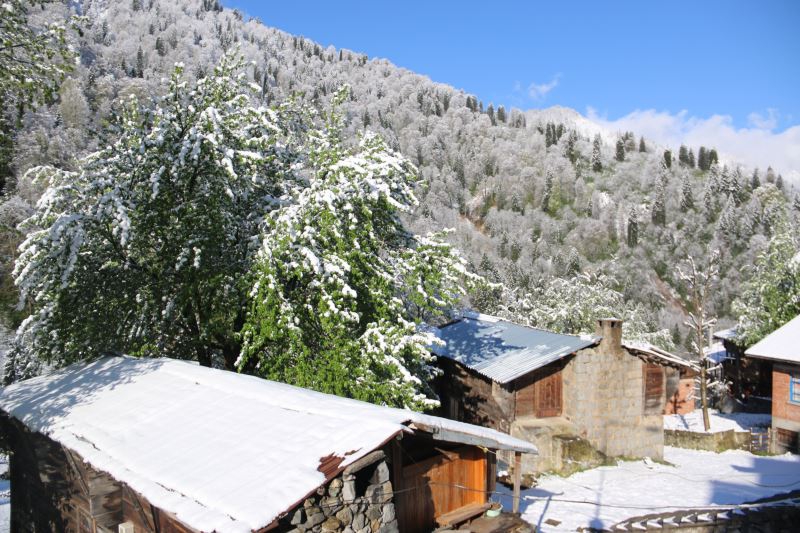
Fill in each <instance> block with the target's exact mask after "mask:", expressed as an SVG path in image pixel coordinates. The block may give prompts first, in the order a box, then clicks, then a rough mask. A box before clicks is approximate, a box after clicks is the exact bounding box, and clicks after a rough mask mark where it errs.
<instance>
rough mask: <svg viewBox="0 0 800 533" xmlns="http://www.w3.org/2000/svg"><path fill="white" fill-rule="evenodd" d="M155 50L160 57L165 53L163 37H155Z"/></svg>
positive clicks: (165, 46) (165, 47)
mask: <svg viewBox="0 0 800 533" xmlns="http://www.w3.org/2000/svg"><path fill="white" fill-rule="evenodd" d="M156 52H158V55H160V56H161V57H164V56H165V55H167V45H166V44H164V39H162V38H161V37H156Z"/></svg>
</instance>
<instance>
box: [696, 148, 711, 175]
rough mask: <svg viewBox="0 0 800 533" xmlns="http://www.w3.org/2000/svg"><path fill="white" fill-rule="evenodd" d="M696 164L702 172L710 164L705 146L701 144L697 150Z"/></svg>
mask: <svg viewBox="0 0 800 533" xmlns="http://www.w3.org/2000/svg"><path fill="white" fill-rule="evenodd" d="M697 166H698V168H699V169H700V170H702V171H704V172H705V171H706V170H708V167H709V166H710V164H709V162H708V154H707V153H706V147H705V146H701V147H700V151H699V152H697Z"/></svg>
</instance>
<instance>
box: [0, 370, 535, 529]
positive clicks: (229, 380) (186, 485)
mask: <svg viewBox="0 0 800 533" xmlns="http://www.w3.org/2000/svg"><path fill="white" fill-rule="evenodd" d="M0 425H1V426H2V435H3V438H4V440H5V442H4V443H3V444H4V447H5V448H6V449H8V450H10V476H11V490H12V494H11V528H12V531H21V532H28V531H48V532H49V531H76V532H105V531H114V532H116V531H124V532H126V533H130V532H137V533H138V532H165V533H166V532H181V533H182V532H195V531H219V532H227V531H230V532H240V531H242V532H244V531H270V530H273V531H345V530H347V531H354V532H361V533H363V532H367V531H369V532H375V531H382V532H391V531H410V532H414V531H430V530H431V529H432V528H433V527H434V525H435V524H437V523H439V524H441V523H448V521H451V520H456V519H457V518H458V519H459V520H461V519H464V517H466V516H472V515H475V514H480V513H481V512H482V510H483V509H484V508H485V507H486V506H487V501H488V496H489V494H490V493H491V492H492V491H493V490H494V487H495V477H496V476H495V469H496V461H495V457H496V452H497V450H505V451H508V452H511V453H517V454H522V453H526V454H528V453H536V448H535V447H534V446H532V445H531V444H530V443H527V442H524V441H521V440H519V439H516V438H513V437H511V436H509V435H506V434H503V433H500V432H497V431H493V430H491V429H486V428H480V427H476V426H473V425H469V424H464V423H459V422H454V421H450V420H445V419H442V418H437V417H432V416H427V415H423V414H419V413H415V412H411V411H406V410H401V409H392V408H388V407H380V406H376V405H372V404H368V403H364V402H360V401H356V400H351V399H345V398H339V397H336V396H331V395H327V394H321V393H317V392H313V391H309V390H305V389H301V388H297V387H292V386H289V385H286V384H282V383H276V382H271V381H267V380H263V379H260V378H256V377H252V376H245V375H240V374H235V373H231V372H226V371H222V370H215V369H210V368H204V367H200V366H198V365H195V364H192V363H189V362H183V361H176V360H171V359H135V358H129V357H112V358H105V359H101V360H98V361H94V362H91V363H82V364H77V365H73V366H70V367H67V368H65V369H63V370H61V371H58V372H55V373H53V374H50V375H47V376H41V377H37V378H33V379H30V380H26V381H23V382H19V383H16V384H13V385H10V386H8V387H6V388H4V389H2V390H1V391H0Z"/></svg>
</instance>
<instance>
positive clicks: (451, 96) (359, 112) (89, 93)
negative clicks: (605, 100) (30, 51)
mask: <svg viewBox="0 0 800 533" xmlns="http://www.w3.org/2000/svg"><path fill="white" fill-rule="evenodd" d="M73 9H79V10H80V11H81V12H82V13H83V14H84V15H86V17H87V20H88V23H87V24H88V25H87V28H86V31H85V32H84V34H83V36H82V37H80V38H78V37H75V38H76V39H77V41H76V46H78V48H79V51H80V66H79V67H78V68H77V70H76V71H75V73H74V75H73V77H72V78H71V79H70V80H68V81H67V82H66V83H65V84H64V85H63V86H62V88H61V98H60V102H59V103H58V104H56V105H54V106H52V107H49V108H41V109H38V110H36V111H33V112H28V113H27V114H26V115H25V116H24V117H23V125H22V127H21V129H20V130H19V131H18V134H17V138H16V147H17V148H16V151H15V153H14V155H13V169H14V172H15V175H16V176H17V177H20V176H22V175H23V173H24V172H25V171H26V170H27V169H29V168H31V167H33V166H36V165H41V164H54V165H58V166H62V167H65V168H72V167H74V166H75V156H76V155H82V154H87V153H89V152H91V151H93V150H94V149H95V148H96V147H97V146H98V145H99V144H101V143H102V142H103V139H102V137H101V134H100V133H99V132H101V131H102V126H103V123H104V119H105V117H107V116H108V115H109V113H110V111H111V109H112V108H113V106H114V105H115V102H117V100H118V99H119V98H124V97H125V96H126V95H129V94H134V93H135V94H137V95H140V96H155V95H156V94H158V93H159V92H160V91H162V90H163V88H164V84H163V83H162V79H163V78H164V77H165V76H166V75H167V74H168V72H169V71H170V70H171V68H172V65H173V64H174V63H176V62H182V63H184V64H185V65H186V67H187V72H189V73H190V75H192V76H194V77H203V76H204V75H205V73H206V72H208V69H209V68H210V66H211V65H213V64H214V63H215V62H216V61H217V60H218V58H219V57H220V56H221V55H222V54H223V53H224V52H225V51H226V50H230V49H232V48H238V49H239V50H240V52H241V53H242V54H243V55H244V56H245V58H247V59H248V60H250V61H252V62H253V65H252V67H251V69H250V70H249V72H248V75H249V76H250V77H251V78H252V80H253V81H254V82H255V83H257V84H259V85H260V86H261V87H262V94H263V99H264V101H265V102H266V103H274V102H276V101H281V100H283V99H285V98H287V97H289V96H292V95H295V96H297V97H299V98H304V99H306V100H308V101H309V102H313V103H317V104H319V105H326V104H327V102H328V100H329V99H330V96H331V95H332V93H333V92H334V91H335V90H336V89H337V88H338V87H340V86H341V85H343V84H348V85H350V87H351V89H352V91H351V99H350V101H349V102H347V103H346V104H345V106H344V110H345V111H346V113H347V117H348V126H347V133H348V135H349V137H351V138H353V139H355V138H356V135H357V133H358V132H360V131H362V130H363V129H365V128H367V129H371V130H374V131H377V132H379V133H381V134H382V135H383V136H384V137H385V138H386V139H387V140H388V141H389V143H390V144H391V145H392V146H393V147H395V148H397V149H399V150H400V151H401V152H402V153H403V154H405V155H406V156H407V157H409V158H410V159H411V160H412V161H413V162H414V163H415V165H417V167H418V169H419V175H420V178H421V181H420V184H419V187H418V195H419V198H420V201H421V204H420V207H419V209H418V210H417V213H416V214H415V215H414V217H413V218H411V219H410V220H409V225H410V227H411V229H413V230H415V231H417V232H423V231H429V230H433V229H441V228H455V232H453V233H452V234H451V239H453V242H455V243H456V244H457V246H458V247H459V248H460V249H461V250H462V251H463V253H464V254H465V255H466V256H467V258H468V259H469V261H470V263H471V264H472V266H473V267H474V269H475V270H477V271H478V272H479V273H481V274H484V275H486V276H487V277H488V278H490V279H492V280H494V281H498V282H503V283H504V284H506V285H508V286H509V287H512V288H522V289H525V290H527V289H529V288H531V287H534V286H536V285H537V284H540V283H542V282H543V280H545V281H546V280H547V279H550V278H551V277H553V276H559V277H569V276H572V275H574V274H575V273H578V272H585V271H588V272H593V273H602V274H606V275H608V276H610V277H611V278H612V279H613V280H615V282H614V283H615V286H616V288H617V289H619V290H620V291H621V292H622V293H623V294H624V296H625V298H626V299H628V300H630V301H632V302H635V303H638V304H642V305H643V306H644V307H645V308H646V309H647V310H648V311H649V312H650V313H651V318H652V320H653V321H654V323H657V324H658V325H659V326H660V327H663V328H675V327H676V326H677V327H678V332H677V335H675V338H676V340H679V337H680V338H683V337H684V336H685V332H681V331H680V329H681V328H682V323H683V317H682V316H681V315H680V313H679V310H678V308H677V307H676V306H675V305H674V295H673V291H674V288H673V287H674V286H675V285H676V283H675V277H674V267H675V266H676V264H677V263H678V262H679V261H680V260H682V259H683V258H685V257H686V256H688V255H692V256H695V257H704V256H706V255H707V254H708V253H709V250H710V249H712V248H719V249H720V250H721V252H722V263H721V278H722V280H721V283H720V284H719V288H718V291H717V292H716V295H715V302H714V305H715V308H716V312H717V314H718V315H719V316H720V317H722V318H723V319H728V320H730V318H731V317H730V303H731V300H732V298H733V297H734V296H735V292H736V287H737V286H738V285H739V283H740V281H741V280H742V279H743V278H744V277H746V276H747V270H746V268H745V267H744V266H745V265H749V264H752V263H753V259H754V257H755V255H756V254H758V252H760V251H761V250H762V249H763V248H764V245H765V243H766V241H767V239H768V238H769V236H770V235H771V234H772V232H773V231H774V230H775V227H776V225H778V224H779V223H781V222H782V221H786V222H788V223H789V224H792V225H793V226H794V227H797V225H798V220H799V219H800V200H798V199H797V195H796V193H795V192H794V191H793V190H789V189H790V186H789V185H788V184H785V183H783V180H782V179H781V178H780V175H779V174H777V173H776V172H773V171H772V170H771V169H770V170H769V171H764V170H762V171H757V170H755V169H745V168H741V167H739V166H737V165H735V164H732V163H729V164H728V165H727V166H720V165H718V164H709V157H710V154H711V149H712V148H713V147H702V148H701V147H699V146H696V147H688V149H691V150H692V152H691V154H692V155H691V160H690V159H689V158H688V156H689V152H688V150H687V151H686V153H685V155H686V157H684V158H682V159H683V161H679V157H678V156H679V147H661V146H656V145H654V144H652V143H651V142H649V141H648V140H647V139H644V140H642V139H641V138H640V137H639V136H638V135H636V132H632V133H628V132H609V131H605V130H603V129H602V128H600V127H599V126H597V125H596V124H594V123H592V122H590V121H589V120H588V119H586V118H584V117H582V116H581V115H580V114H579V113H577V112H575V111H573V110H570V109H566V108H551V109H545V110H532V111H524V112H523V111H521V110H517V109H504V108H503V107H497V108H495V107H494V106H493V105H492V104H490V103H488V102H480V101H478V99H477V98H476V97H474V96H472V95H469V94H466V93H464V92H463V91H460V90H458V89H455V88H453V87H450V86H447V85H443V84H439V83H435V82H433V81H431V80H430V79H428V78H426V77H424V76H420V75H417V74H415V73H413V72H410V71H408V70H405V69H402V68H398V67H396V66H394V65H392V64H391V63H390V62H388V61H386V60H382V59H370V58H368V57H366V56H364V55H363V54H359V53H357V52H353V51H350V50H342V49H334V48H332V47H329V48H322V47H320V46H319V45H318V44H316V43H314V42H311V41H309V40H307V39H304V38H303V37H299V36H293V35H289V34H287V33H284V32H282V31H280V30H277V29H272V28H268V27H266V26H264V25H263V24H261V23H260V22H259V21H257V20H248V19H247V18H246V17H245V16H244V15H242V14H241V13H238V12H236V11H233V10H228V9H221V8H220V7H219V5H218V3H217V2H215V1H211V0H174V1H171V2H164V1H160V0H132V1H129V0H125V1H123V2H111V1H101V0H94V1H91V0H85V1H84V2H81V3H79V4H74V7H73ZM66 11H67V8H66V7H65V6H64V5H58V6H55V7H51V8H49V11H48V12H47V13H45V14H44V15H43V16H45V17H63V16H64V14H65V13H66ZM618 146H619V148H618ZM667 148H669V149H670V150H671V153H672V162H671V165H670V166H667V165H665V164H664V161H665V155H664V152H665V150H666V149H667ZM701 150H702V152H703V156H701V154H700V152H701ZM593 152H594V153H593ZM714 153H715V152H714ZM698 163H699V164H700V166H698ZM700 167H702V168H700ZM18 191H19V193H20V196H21V197H22V199H23V201H22V202H21V203H20V202H19V201H18V200H17V203H16V204H14V206H15V207H14V209H13V210H12V209H11V208H8V207H7V208H6V210H5V211H3V212H2V213H0V217H3V216H5V217H6V218H8V221H6V222H4V223H8V224H11V223H12V222H13V221H15V220H18V219H19V218H20V217H22V216H23V215H24V213H25V212H26V209H25V205H24V204H25V203H26V202H27V203H28V204H30V203H31V202H33V200H34V199H35V197H36V194H37V192H36V187H35V186H33V185H31V184H29V183H27V182H25V181H24V180H21V181H18ZM4 264H5V267H4V268H8V259H7V258H6V259H5V260H4ZM3 275H4V276H5V275H6V272H4V273H3Z"/></svg>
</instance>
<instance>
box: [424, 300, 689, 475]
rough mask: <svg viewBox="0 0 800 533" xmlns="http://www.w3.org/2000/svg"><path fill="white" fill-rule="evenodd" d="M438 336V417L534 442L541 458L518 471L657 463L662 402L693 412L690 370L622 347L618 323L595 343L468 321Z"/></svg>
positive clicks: (600, 325)
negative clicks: (623, 460)
mask: <svg viewBox="0 0 800 533" xmlns="http://www.w3.org/2000/svg"><path fill="white" fill-rule="evenodd" d="M437 336H438V337H439V339H440V341H441V343H440V344H439V345H437V346H434V347H432V350H433V352H434V353H435V354H436V355H437V356H438V359H439V364H440V366H441V368H442V369H443V376H442V378H441V380H440V384H439V388H440V391H439V394H440V398H441V400H442V407H441V412H440V413H439V414H441V415H442V416H446V417H448V418H452V419H454V420H460V421H464V422H469V423H473V424H479V425H482V426H486V427H490V428H494V429H497V430H498V431H502V432H505V433H509V434H511V435H513V436H516V437H519V438H521V439H523V440H526V441H528V442H532V443H534V444H536V446H537V448H538V449H539V452H540V453H539V455H537V456H535V457H533V456H528V457H527V458H526V461H524V463H523V470H524V471H525V472H526V473H534V472H542V471H550V470H553V471H564V470H565V469H567V468H572V467H574V466H575V465H576V464H578V463H579V462H581V461H587V463H586V464H583V466H590V464H589V463H593V464H597V463H599V462H602V461H603V460H604V458H605V457H607V456H628V457H646V456H647V457H653V458H657V459H660V458H661V457H662V455H663V446H664V433H663V417H662V415H663V413H664V411H665V408H666V407H667V404H668V401H667V400H668V399H669V400H670V401H673V402H674V403H675V404H676V405H675V408H680V409H683V410H688V409H690V408H693V403H692V402H691V400H690V396H689V395H688V392H690V389H691V367H692V365H691V364H690V363H689V362H687V361H685V360H683V359H681V358H680V357H678V356H675V355H672V354H669V353H667V352H664V351H662V350H659V349H657V348H655V347H653V346H650V345H647V344H641V343H631V342H623V340H622V322H621V321H620V320H617V319H611V318H609V319H600V320H598V322H597V332H596V335H593V336H575V335H562V334H558V333H553V332H551V331H544V330H540V329H536V328H530V327H526V326H522V325H519V324H514V323H512V322H509V321H506V320H502V319H500V318H497V317H492V316H488V315H481V314H470V315H466V316H464V317H462V318H460V319H458V320H456V321H453V322H450V323H448V324H445V325H444V326H442V327H440V328H439V329H438V332H437ZM687 383H688V388H689V390H687ZM595 452H599V453H595Z"/></svg>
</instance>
